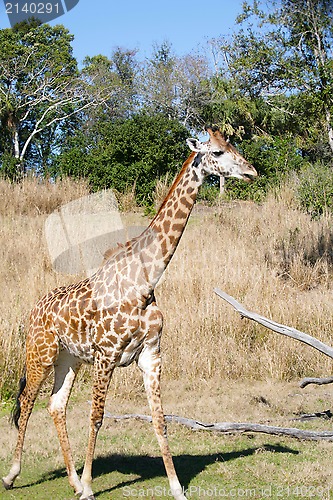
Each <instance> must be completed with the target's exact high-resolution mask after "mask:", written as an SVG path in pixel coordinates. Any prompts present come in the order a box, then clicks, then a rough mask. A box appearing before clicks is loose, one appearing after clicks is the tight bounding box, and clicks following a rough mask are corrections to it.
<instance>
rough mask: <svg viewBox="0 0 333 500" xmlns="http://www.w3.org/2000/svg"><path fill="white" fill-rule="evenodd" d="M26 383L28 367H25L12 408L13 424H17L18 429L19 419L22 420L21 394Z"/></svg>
mask: <svg viewBox="0 0 333 500" xmlns="http://www.w3.org/2000/svg"><path fill="white" fill-rule="evenodd" d="M26 384H27V379H26V369H25V368H24V372H23V375H22V377H21V379H20V382H19V390H18V393H17V396H16V400H15V405H14V408H13V410H12V415H11V421H12V423H13V424H15V427H16V429H18V427H19V420H20V415H21V403H20V396H21V394H22V392H23V391H24V389H25V386H26Z"/></svg>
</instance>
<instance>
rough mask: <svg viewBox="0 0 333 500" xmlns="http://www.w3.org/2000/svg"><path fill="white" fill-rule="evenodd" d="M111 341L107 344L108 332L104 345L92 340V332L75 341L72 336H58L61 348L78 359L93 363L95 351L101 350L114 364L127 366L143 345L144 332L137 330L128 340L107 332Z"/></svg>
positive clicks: (138, 353)
mask: <svg viewBox="0 0 333 500" xmlns="http://www.w3.org/2000/svg"><path fill="white" fill-rule="evenodd" d="M109 335H110V337H112V339H113V342H110V344H109V345H108V346H107V344H108V334H105V337H104V339H103V340H104V342H105V343H104V346H105V347H103V346H101V345H100V344H99V343H96V342H95V340H94V332H92V334H91V335H89V336H87V337H85V338H84V341H83V336H81V341H80V342H75V340H74V339H73V338H72V337H69V336H67V335H61V337H59V340H60V345H61V348H62V349H65V350H66V351H67V352H69V353H70V354H71V355H72V356H74V357H76V358H78V359H80V360H81V361H82V362H84V363H88V364H93V363H94V359H95V353H96V351H103V353H104V356H105V358H108V359H109V360H110V362H111V363H114V364H115V366H122V367H123V366H128V365H130V364H131V363H132V362H133V361H135V360H136V359H137V358H138V356H139V355H140V352H141V351H142V349H143V346H144V340H145V336H146V335H145V333H143V332H141V331H140V330H137V331H136V332H135V333H134V334H133V333H132V334H131V335H130V340H127V341H123V340H122V335H117V334H115V332H109Z"/></svg>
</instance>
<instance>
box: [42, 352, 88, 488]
mask: <svg viewBox="0 0 333 500" xmlns="http://www.w3.org/2000/svg"><path fill="white" fill-rule="evenodd" d="M80 366H81V362H80V361H79V360H77V359H75V358H73V357H72V356H71V355H70V354H69V353H68V352H67V351H64V350H63V351H61V352H60V354H59V357H58V360H57V362H56V363H55V365H54V387H53V391H52V396H51V398H50V403H49V408H48V410H49V413H50V415H51V416H52V418H53V421H54V424H55V426H56V429H57V433H58V437H59V442H60V446H61V450H62V453H63V457H64V461H65V464H66V469H67V474H68V479H69V484H70V485H71V486H72V488H74V491H75V493H76V494H77V495H79V494H81V492H82V485H81V482H80V480H79V478H78V475H77V473H76V470H75V464H74V460H73V456H72V451H71V447H70V444H69V439H68V433H67V426H66V409H67V403H68V399H69V396H70V394H71V390H72V387H73V384H74V381H75V378H76V375H77V373H78V371H79V368H80Z"/></svg>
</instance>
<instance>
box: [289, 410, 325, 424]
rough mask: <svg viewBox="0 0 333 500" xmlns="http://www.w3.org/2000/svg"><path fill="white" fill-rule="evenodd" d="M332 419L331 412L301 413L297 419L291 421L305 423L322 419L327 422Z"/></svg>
mask: <svg viewBox="0 0 333 500" xmlns="http://www.w3.org/2000/svg"><path fill="white" fill-rule="evenodd" d="M332 417H333V413H332V412H331V410H324V411H316V412H315V413H302V415H300V416H299V417H296V418H293V419H292V420H293V421H298V422H306V421H307V420H313V419H315V418H324V419H325V420H329V419H330V418H332Z"/></svg>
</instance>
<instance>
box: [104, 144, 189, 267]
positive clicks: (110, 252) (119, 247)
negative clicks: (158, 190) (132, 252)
mask: <svg viewBox="0 0 333 500" xmlns="http://www.w3.org/2000/svg"><path fill="white" fill-rule="evenodd" d="M195 155H196V152H194V151H193V152H192V153H191V154H190V156H189V157H188V158H187V160H186V161H185V162H184V163H183V166H182V168H181V170H180V172H179V173H178V175H177V177H176V178H175V180H174V182H173V183H172V186H171V188H170V189H169V192H168V194H167V195H166V197H165V199H164V200H163V202H162V204H161V206H160V208H159V209H158V212H157V214H156V215H155V217H154V218H153V220H152V221H151V223H150V225H149V226H151V224H152V223H153V222H154V220H155V219H156V217H157V216H158V215H159V213H160V212H161V210H163V208H164V207H165V205H166V203H167V202H168V200H169V199H170V198H171V196H172V193H173V192H174V190H175V189H176V187H177V186H178V184H179V182H180V181H181V179H182V178H183V175H184V173H185V172H186V170H187V167H188V166H189V165H190V164H191V163H192V161H193V159H194V157H195ZM149 226H148V227H149ZM144 232H145V231H144ZM142 234H143V233H142ZM140 236H141V235H139V236H137V237H135V238H132V239H131V240H129V241H127V242H126V243H125V244H122V243H117V246H116V247H112V248H109V249H108V250H106V252H105V253H104V255H103V257H104V259H103V264H102V265H104V264H105V263H106V261H107V260H109V259H110V258H111V257H115V256H116V255H118V254H119V253H120V251H122V250H123V249H124V248H126V246H127V245H128V244H129V243H130V242H133V240H136V239H137V238H139V237H140Z"/></svg>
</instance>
